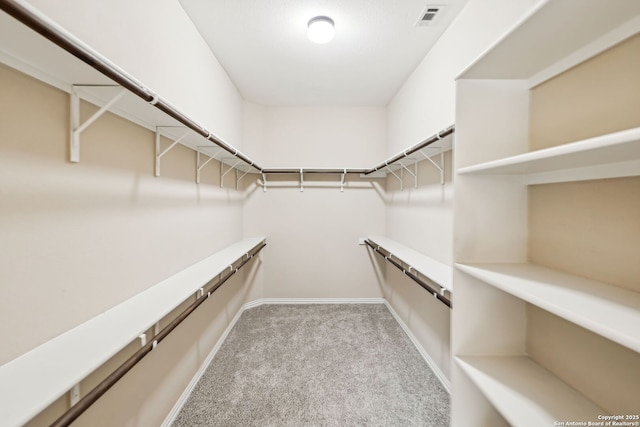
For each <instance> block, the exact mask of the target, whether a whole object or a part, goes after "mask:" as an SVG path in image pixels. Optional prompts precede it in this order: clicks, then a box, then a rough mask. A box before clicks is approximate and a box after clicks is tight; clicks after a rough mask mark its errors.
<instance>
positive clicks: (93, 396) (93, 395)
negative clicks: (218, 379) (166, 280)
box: [49, 242, 267, 427]
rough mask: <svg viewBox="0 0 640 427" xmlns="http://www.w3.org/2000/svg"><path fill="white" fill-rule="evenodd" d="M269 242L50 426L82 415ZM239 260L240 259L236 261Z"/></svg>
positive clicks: (62, 426)
mask: <svg viewBox="0 0 640 427" xmlns="http://www.w3.org/2000/svg"><path fill="white" fill-rule="evenodd" d="M266 245H267V244H266V243H265V242H262V243H260V244H259V245H258V246H257V247H255V248H254V249H253V250H252V251H250V252H248V253H246V254H245V255H242V257H240V258H239V260H240V261H241V263H240V264H239V265H238V266H237V267H235V268H233V265H231V266H230V267H231V268H229V272H228V273H227V275H225V276H224V277H221V278H220V280H218V281H217V282H216V284H215V285H213V287H211V289H209V290H208V291H206V292H205V291H204V289H201V291H200V292H199V293H198V298H197V299H196V300H195V301H194V302H193V303H192V304H191V305H189V307H187V308H186V309H185V310H184V311H183V312H182V313H180V315H178V317H176V318H175V319H174V320H173V321H172V322H171V323H169V324H168V325H167V326H165V327H164V328H163V329H162V330H160V331H159V332H157V333H156V334H155V335H154V336H153V338H152V339H151V340H150V341H149V342H147V343H145V344H144V345H143V346H142V347H141V348H140V349H139V350H138V351H136V352H135V353H134V354H133V355H132V356H131V357H129V359H127V360H126V361H125V362H124V363H123V364H122V365H120V366H119V367H118V368H116V369H115V370H114V371H113V372H112V373H111V374H109V376H108V377H107V378H105V379H104V380H103V381H102V382H100V384H98V385H97V386H96V387H95V388H93V389H92V390H91V391H90V392H89V393H87V394H86V395H85V396H84V397H83V398H82V399H80V400H78V402H77V403H76V404H75V405H73V406H72V407H71V408H69V409H68V410H67V412H65V413H64V414H62V415H61V416H60V417H59V418H58V419H57V420H56V421H54V422H53V423H52V424H51V425H50V426H49V427H66V426H68V425H70V424H71V423H72V422H73V421H75V420H76V419H77V418H78V417H79V416H80V415H82V414H83V413H84V412H85V411H86V410H87V409H89V407H90V406H91V405H93V404H94V403H95V402H96V401H97V400H98V399H100V397H102V395H104V394H105V393H106V392H107V391H108V390H109V389H110V388H111V387H112V386H113V385H115V384H116V383H117V382H118V381H119V380H120V379H121V378H122V377H124V376H125V374H126V373H127V372H129V371H130V370H131V368H133V367H134V366H135V365H136V364H137V363H138V362H140V361H141V360H142V359H143V358H144V357H145V356H146V355H147V354H149V353H150V352H151V351H152V350H154V349H155V348H156V346H157V345H158V344H159V343H160V342H161V341H162V340H163V339H165V338H166V337H167V336H168V335H169V334H170V333H171V332H172V331H173V330H174V329H175V328H176V327H177V326H178V325H179V324H180V323H182V321H184V320H185V319H186V318H187V317H189V315H190V314H191V313H193V311H194V310H195V309H196V308H198V307H199V306H200V305H201V304H202V303H203V302H205V301H206V300H207V299H208V298H209V297H210V296H211V294H213V293H214V292H215V291H216V290H218V288H220V286H222V285H223V284H224V283H225V282H226V281H227V280H228V279H229V278H230V277H231V276H233V275H234V274H236V273H237V272H238V270H240V268H242V267H243V266H244V265H245V264H246V263H247V262H249V261H250V260H251V259H253V257H254V256H255V255H256V254H257V253H258V252H260V251H261V250H262V248H264V247H265V246H266ZM236 262H238V261H236Z"/></svg>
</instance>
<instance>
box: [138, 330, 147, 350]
mask: <svg viewBox="0 0 640 427" xmlns="http://www.w3.org/2000/svg"><path fill="white" fill-rule="evenodd" d="M138 339H139V340H140V347H144V346H145V345H147V333H146V332H143V333H141V334H140V335H138Z"/></svg>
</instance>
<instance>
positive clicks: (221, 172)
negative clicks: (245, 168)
mask: <svg viewBox="0 0 640 427" xmlns="http://www.w3.org/2000/svg"><path fill="white" fill-rule="evenodd" d="M223 160H224V159H223ZM241 162H242V160H237V161H236V162H235V163H234V164H233V165H232V166H231V167H230V168H229V169H227V171H226V172H224V162H223V161H222V160H221V161H220V188H222V187H224V177H225V176H226V175H227V174H228V173H229V172H231V171H232V170H233V169H235V167H236V166H238V165H239V164H240V163H241Z"/></svg>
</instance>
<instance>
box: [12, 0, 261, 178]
mask: <svg viewBox="0 0 640 427" xmlns="http://www.w3.org/2000/svg"><path fill="white" fill-rule="evenodd" d="M0 9H2V10H3V11H4V12H6V13H7V14H9V15H11V16H12V17H14V18H15V19H17V20H18V21H20V22H22V23H23V24H24V25H26V26H27V27H29V28H31V29H32V30H34V31H36V32H37V33H39V34H40V35H42V36H43V37H45V38H46V39H47V40H49V41H51V42H53V43H54V44H56V45H58V46H59V47H61V48H62V49H64V50H66V51H67V52H69V53H70V54H72V55H73V56H75V57H76V58H78V59H80V60H81V61H83V62H85V63H86V64H88V65H89V66H91V67H93V68H94V69H96V70H98V71H99V72H101V73H102V74H104V75H105V76H107V77H108V78H110V79H111V80H113V81H114V82H116V83H118V84H119V85H120V86H122V87H123V88H125V89H127V90H128V91H129V92H131V93H133V94H134V95H136V96H138V97H140V98H142V99H143V100H145V101H146V102H148V103H149V104H151V105H153V106H154V107H156V108H157V109H159V110H160V111H162V112H164V113H165V114H167V115H168V116H170V117H172V118H174V119H175V120H177V121H178V122H180V123H182V124H183V125H185V126H186V127H188V128H189V129H191V130H193V131H194V132H196V133H197V134H199V135H201V136H203V137H204V138H206V139H207V140H209V141H211V142H213V143H214V144H215V145H217V146H218V147H220V148H222V149H223V150H225V151H227V152H228V153H230V154H232V155H233V156H235V157H237V158H238V159H240V160H242V161H243V162H245V163H247V164H248V165H249V166H252V167H254V168H255V169H257V170H258V171H262V168H261V167H260V166H258V165H257V164H256V163H255V162H254V161H253V160H251V159H249V158H248V157H246V156H245V155H244V154H242V153H240V152H239V151H238V150H237V149H235V148H234V147H232V146H231V145H229V144H227V143H226V142H224V141H221V140H219V139H218V138H216V137H215V136H213V135H212V134H211V132H209V131H208V130H206V129H205V128H203V127H201V126H200V125H198V124H197V123H196V122H194V121H193V120H191V119H190V118H188V117H187V116H185V115H184V114H182V113H181V112H179V111H178V110H176V109H175V108H174V107H173V106H171V105H170V104H168V103H167V102H166V101H164V100H162V99H161V98H160V97H159V96H158V95H156V94H155V93H153V92H152V91H151V90H149V89H148V88H146V87H145V86H144V85H142V84H141V83H139V82H137V81H136V80H135V79H134V78H132V77H131V76H129V75H128V74H127V73H125V72H124V71H122V70H121V69H119V68H118V67H117V66H116V65H114V64H113V63H111V62H110V61H108V60H107V59H106V58H104V57H102V56H101V55H99V54H98V53H97V52H95V51H93V50H92V49H91V48H89V47H88V46H86V45H84V44H83V43H81V42H80V41H79V40H78V39H76V38H75V37H73V36H72V35H71V34H70V33H68V32H67V31H65V30H64V29H62V28H60V27H59V26H58V25H56V24H54V23H53V22H51V21H50V20H49V19H48V18H47V17H45V16H44V15H42V14H41V13H40V12H38V11H37V10H36V9H34V8H33V7H32V6H30V5H28V4H26V3H25V2H22V1H18V0H0Z"/></svg>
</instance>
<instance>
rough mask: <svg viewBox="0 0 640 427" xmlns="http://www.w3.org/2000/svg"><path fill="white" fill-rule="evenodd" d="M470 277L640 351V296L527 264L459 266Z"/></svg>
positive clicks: (611, 286) (600, 283)
mask: <svg viewBox="0 0 640 427" xmlns="http://www.w3.org/2000/svg"><path fill="white" fill-rule="evenodd" d="M456 267H457V268H458V269H459V270H460V271H462V272H464V273H466V274H469V275H470V276H473V277H475V278H477V279H480V280H482V281H483V282H485V283H488V284H490V285H492V286H494V287H496V288H498V289H501V290H502V291H504V292H507V293H509V294H511V295H514V296H516V297H518V298H520V299H522V300H524V301H527V302H529V303H531V304H533V305H536V306H538V307H540V308H542V309H544V310H547V311H549V312H551V313H553V314H555V315H557V316H559V317H562V318H564V319H566V320H568V321H570V322H573V323H575V324H577V325H580V326H582V327H584V328H585V329H588V330H590V331H592V332H595V333H597V334H599V335H601V336H603V337H605V338H607V339H609V340H611V341H614V342H616V343H618V344H620V345H622V346H625V347H627V348H630V349H632V350H634V351H637V352H640V333H639V331H640V293H638V292H633V291H631V290H627V289H623V288H619V287H616V286H613V285H609V284H606V283H602V282H597V281H595V280H589V279H585V278H582V277H578V276H574V275H570V274H566V273H561V272H559V271H556V270H552V269H549V268H545V267H540V266H537V265H534V264H526V263H521V264H519V263H514V264H510V263H505V264H456Z"/></svg>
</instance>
